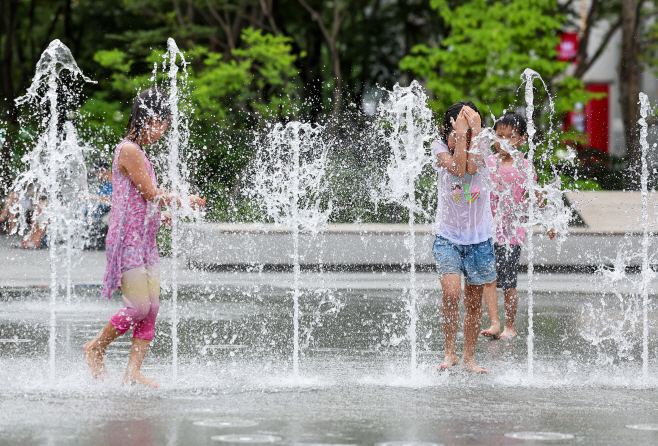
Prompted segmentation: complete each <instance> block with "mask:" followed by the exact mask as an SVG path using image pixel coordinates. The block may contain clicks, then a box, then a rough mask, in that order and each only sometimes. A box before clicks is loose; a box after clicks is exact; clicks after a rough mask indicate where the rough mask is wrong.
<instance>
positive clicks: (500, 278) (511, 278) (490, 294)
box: [480, 112, 556, 339]
mask: <svg viewBox="0 0 658 446" xmlns="http://www.w3.org/2000/svg"><path fill="white" fill-rule="evenodd" d="M494 132H495V133H496V141H495V143H494V146H495V147H496V151H497V152H498V153H497V154H496V155H491V156H489V158H488V160H487V165H488V167H489V170H490V172H491V182H492V183H493V190H492V192H491V211H492V214H493V215H494V216H496V215H498V216H499V219H498V224H497V225H496V236H495V244H494V250H495V253H496V280H495V281H494V282H491V283H488V284H486V285H485V286H484V303H485V305H486V307H487V313H488V314H489V319H490V321H491V327H489V328H487V329H486V330H482V332H481V333H480V334H481V335H482V336H487V337H491V338H494V339H496V338H499V337H500V338H505V339H511V338H514V337H516V335H517V334H516V325H515V319H516V310H517V307H518V304H519V297H518V295H517V293H516V282H517V277H518V269H519V260H520V258H521V244H522V243H524V242H525V229H524V227H523V220H524V217H525V215H526V213H527V207H528V205H529V200H528V198H527V195H528V191H527V189H526V188H527V186H528V184H527V181H526V178H527V172H528V160H527V159H524V158H523V155H522V154H521V153H520V152H518V149H519V148H520V147H521V146H523V144H525V143H526V138H527V136H526V121H525V119H524V118H523V116H521V115H520V114H518V113H513V112H507V113H505V114H504V115H503V116H501V117H500V118H498V119H497V120H496V123H495V125H494ZM510 152H515V153H516V155H518V158H519V159H518V160H517V159H514V158H513V157H512V155H511V153H510ZM521 159H522V160H523V167H521ZM532 171H533V173H534V171H535V167H534V166H532ZM532 181H533V182H536V181H537V175H536V174H533V179H532ZM536 197H537V200H538V202H539V207H540V208H543V206H544V203H543V199H542V196H541V194H539V193H537V194H536ZM555 235H556V234H555V231H554V230H553V229H551V230H550V231H548V236H549V237H550V239H551V240H552V239H553V238H554V237H555ZM496 288H502V290H503V295H504V299H505V330H503V332H502V333H501V332H500V328H501V326H500V325H501V324H500V321H499V319H498V293H497V292H496Z"/></svg>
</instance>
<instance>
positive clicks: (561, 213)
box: [521, 68, 570, 378]
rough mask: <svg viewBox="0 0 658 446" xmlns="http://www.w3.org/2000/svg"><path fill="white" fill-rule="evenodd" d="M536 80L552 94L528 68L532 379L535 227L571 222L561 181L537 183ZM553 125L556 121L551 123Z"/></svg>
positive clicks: (560, 227)
mask: <svg viewBox="0 0 658 446" xmlns="http://www.w3.org/2000/svg"><path fill="white" fill-rule="evenodd" d="M535 79H539V80H540V81H541V83H542V84H543V86H544V89H545V90H546V91H548V88H547V86H546V83H545V82H544V80H543V79H542V78H541V76H540V75H539V73H537V72H536V71H534V70H531V69H529V68H526V69H525V70H524V71H523V74H521V80H522V85H523V84H525V89H524V93H525V94H524V96H525V101H526V110H525V111H526V122H527V134H528V154H527V159H528V161H529V162H528V163H527V165H526V166H525V169H526V172H525V180H524V188H525V190H526V191H528V197H529V198H528V206H527V212H526V213H525V215H526V216H527V223H526V225H525V226H526V227H527V228H528V230H527V231H526V247H527V253H528V254H527V255H528V291H527V293H528V340H527V345H528V376H529V377H530V378H532V376H533V374H534V340H535V333H534V314H533V313H534V308H533V307H534V294H533V283H532V282H533V280H534V269H535V263H534V262H535V258H534V257H535V246H534V240H533V226H534V225H537V224H543V225H544V226H547V227H549V228H551V227H552V228H554V229H556V230H557V232H558V233H561V234H566V232H567V225H568V222H569V218H570V214H569V212H568V209H567V208H566V206H564V203H563V200H562V193H563V191H562V190H561V181H560V179H559V177H557V176H556V178H555V179H554V180H553V181H552V182H549V183H547V184H546V185H545V186H544V187H540V186H539V185H538V184H537V183H536V182H535V180H534V171H533V169H534V167H533V161H534V159H535V153H536V151H537V144H536V142H535V135H536V133H537V129H536V127H535V121H534V111H535V104H534V99H535V98H534V86H533V82H534V81H535ZM548 101H549V110H550V114H551V116H552V114H553V113H554V112H555V106H554V104H553V99H552V98H551V96H550V94H549V95H548ZM550 122H551V123H552V119H551V120H550ZM551 132H552V126H551V128H550V129H549V134H548V135H547V140H548V143H549V149H550V147H551V146H550V144H551V142H550V141H551V134H550V133H551ZM535 197H541V198H540V199H541V200H542V201H544V202H545V206H543V209H542V212H537V210H536V209H535Z"/></svg>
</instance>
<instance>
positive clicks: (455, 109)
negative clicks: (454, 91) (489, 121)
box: [441, 101, 482, 144]
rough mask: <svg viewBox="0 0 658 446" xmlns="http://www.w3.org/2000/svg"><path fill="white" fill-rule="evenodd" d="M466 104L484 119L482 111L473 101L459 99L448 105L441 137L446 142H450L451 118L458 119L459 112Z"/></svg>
mask: <svg viewBox="0 0 658 446" xmlns="http://www.w3.org/2000/svg"><path fill="white" fill-rule="evenodd" d="M465 106H466V107H470V108H472V109H473V110H474V111H475V112H476V113H477V114H478V115H480V119H482V113H480V110H478V108H477V107H476V106H475V104H474V103H472V102H471V101H459V102H456V103H454V104H452V105H451V106H450V107H448V110H446V114H445V115H444V116H443V127H442V129H443V130H442V132H441V139H442V140H443V142H444V143H446V144H448V135H449V134H451V133H452V122H450V118H452V119H454V120H455V121H456V120H457V116H459V112H461V111H462V108H464V107H465Z"/></svg>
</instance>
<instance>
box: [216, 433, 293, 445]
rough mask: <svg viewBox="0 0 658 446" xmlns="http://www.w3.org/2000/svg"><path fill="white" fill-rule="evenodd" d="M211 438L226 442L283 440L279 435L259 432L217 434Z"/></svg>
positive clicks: (274, 441) (273, 441) (270, 441)
mask: <svg viewBox="0 0 658 446" xmlns="http://www.w3.org/2000/svg"><path fill="white" fill-rule="evenodd" d="M210 439H211V440H214V441H222V442H224V443H276V442H277V441H281V440H282V438H281V437H277V436H276V435H259V434H231V435H215V436H213V437H210Z"/></svg>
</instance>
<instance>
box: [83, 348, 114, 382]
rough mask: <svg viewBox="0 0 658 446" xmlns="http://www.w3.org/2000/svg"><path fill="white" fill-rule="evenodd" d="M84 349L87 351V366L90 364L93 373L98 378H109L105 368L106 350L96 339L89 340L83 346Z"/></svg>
mask: <svg viewBox="0 0 658 446" xmlns="http://www.w3.org/2000/svg"><path fill="white" fill-rule="evenodd" d="M82 350H84V352H85V357H86V358H87V366H89V370H90V371H91V375H92V376H93V377H94V378H96V379H105V378H107V377H108V373H107V369H106V368H105V362H103V355H104V354H105V352H104V351H103V350H101V349H100V348H99V347H98V345H97V342H96V339H92V340H91V341H89V342H87V343H86V344H85V345H84V347H82Z"/></svg>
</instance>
